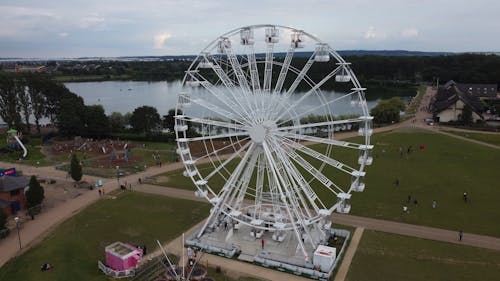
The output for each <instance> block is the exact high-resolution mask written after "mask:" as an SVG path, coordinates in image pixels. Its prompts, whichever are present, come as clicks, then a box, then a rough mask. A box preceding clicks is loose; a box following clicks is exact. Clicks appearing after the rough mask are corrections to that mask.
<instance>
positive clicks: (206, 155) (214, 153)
mask: <svg viewBox="0 0 500 281" xmlns="http://www.w3.org/2000/svg"><path fill="white" fill-rule="evenodd" d="M249 139H250V137H246V138H243V139H241V140H238V141H236V142H234V143H232V142H230V143H229V144H228V145H226V146H223V147H221V148H219V149H216V150H212V151H211V152H209V153H207V154H205V155H203V156H201V157H198V158H196V159H195V162H199V161H200V160H203V159H206V158H208V157H211V156H213V155H217V156H219V152H222V151H224V150H226V149H228V148H230V147H234V146H236V145H239V146H240V148H241V147H242V145H241V143H242V142H244V141H248V140H249ZM246 145H248V143H247V144H246ZM206 149H207V151H208V148H206Z"/></svg>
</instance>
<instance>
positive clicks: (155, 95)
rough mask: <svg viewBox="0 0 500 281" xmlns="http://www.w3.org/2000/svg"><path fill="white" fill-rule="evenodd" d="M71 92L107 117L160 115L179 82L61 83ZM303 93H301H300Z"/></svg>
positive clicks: (340, 106)
mask: <svg viewBox="0 0 500 281" xmlns="http://www.w3.org/2000/svg"><path fill="white" fill-rule="evenodd" d="M64 84H65V85H66V87H68V89H69V90H70V91H72V92H73V93H75V94H77V95H79V96H81V97H82V98H83V100H84V101H85V104H86V105H91V104H101V105H102V106H103V107H104V109H105V111H106V114H110V113H111V112H115V111H116V112H121V113H126V112H132V111H134V109H135V108H137V107H139V106H142V105H149V106H153V107H155V108H156V109H157V110H158V112H159V113H160V115H165V114H167V113H168V110H169V109H172V108H175V105H176V103H177V95H178V93H179V92H180V91H181V88H182V87H181V81H174V82H142V81H104V82H72V83H64ZM195 93H196V94H198V95H201V94H203V93H205V94H206V91H205V90H204V89H203V88H197V90H196V91H195ZM302 94H303V93H302ZM323 95H324V97H325V100H327V101H328V100H333V99H335V98H338V97H341V96H342V95H343V93H339V92H335V91H323ZM301 96H302V95H301V93H300V92H299V93H296V94H294V95H293V96H292V97H291V100H292V102H293V101H295V100H297V99H299V98H300V97H301ZM321 103H322V102H321V100H320V99H318V98H317V97H315V96H314V95H311V96H309V97H307V98H306V99H304V100H303V101H302V103H301V105H300V106H299V107H298V108H297V110H298V111H305V110H309V109H312V108H315V107H317V106H319V105H320V104H321ZM377 103H378V100H374V101H368V102H367V104H368V108H369V109H371V108H373V107H374V106H375V105H376V104H377ZM349 113H353V111H352V108H351V105H350V100H346V99H344V100H342V101H340V102H338V103H335V106H334V114H335V115H341V114H349Z"/></svg>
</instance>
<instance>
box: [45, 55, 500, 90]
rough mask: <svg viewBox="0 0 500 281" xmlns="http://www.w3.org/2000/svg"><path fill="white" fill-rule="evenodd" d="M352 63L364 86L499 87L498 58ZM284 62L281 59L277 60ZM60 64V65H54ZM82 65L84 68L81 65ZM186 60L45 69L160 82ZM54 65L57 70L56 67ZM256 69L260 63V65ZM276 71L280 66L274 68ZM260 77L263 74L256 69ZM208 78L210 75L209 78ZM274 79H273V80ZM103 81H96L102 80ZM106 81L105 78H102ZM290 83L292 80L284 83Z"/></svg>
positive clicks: (360, 58)
mask: <svg viewBox="0 0 500 281" xmlns="http://www.w3.org/2000/svg"><path fill="white" fill-rule="evenodd" d="M344 58H345V60H346V61H348V62H350V63H351V67H352V68H353V70H354V72H355V73H356V75H357V77H358V79H359V80H360V81H361V82H362V83H363V84H370V83H374V82H377V83H380V81H385V82H386V83H387V82H393V83H398V84H401V82H406V83H421V82H435V81H436V80H437V79H438V78H439V80H440V81H443V82H444V81H448V80H455V81H460V82H463V83H496V84H499V85H500V56H497V55H484V54H460V55H442V56H379V55H350V56H345V57H344ZM276 60H277V61H283V57H279V56H278V57H276ZM307 60H308V57H306V56H304V57H297V58H294V60H293V61H292V66H294V67H296V68H298V69H301V68H302V67H303V65H304V64H305V63H306V62H307ZM334 63H335V61H333V60H332V61H330V62H328V63H315V64H314V65H313V67H312V68H311V69H310V70H309V71H308V76H309V77H311V79H312V80H313V81H319V80H321V79H322V78H323V77H324V75H325V71H326V70H325V69H327V68H331V65H330V64H334ZM57 64H59V65H57ZM84 64H85V65H84ZM190 64H191V61H189V60H160V61H88V62H85V63H82V62H78V61H70V62H59V63H56V62H48V63H47V66H48V67H50V68H51V69H53V71H52V74H51V75H53V76H60V75H64V76H68V75H73V76H85V75H87V76H88V75H97V76H99V75H101V76H102V75H107V77H108V79H119V77H120V76H122V77H124V79H128V80H141V81H163V80H175V79H181V78H182V77H183V76H184V71H185V70H187V69H188V67H189V65H190ZM56 65H57V67H56ZM258 67H259V68H262V67H263V64H259V66H258ZM275 67H277V68H279V66H275ZM276 70H277V71H273V76H277V75H278V74H279V69H276ZM259 73H260V74H261V75H262V73H263V71H262V70H261V69H259ZM207 78H208V79H210V78H213V75H210V74H209V75H208V77H207ZM274 78H276V77H274ZM102 79H103V78H99V80H102ZM104 79H106V78H104ZM287 83H291V81H287ZM325 87H327V88H328V87H330V88H335V87H342V86H341V85H339V84H336V85H335V84H333V83H327V84H326V85H325Z"/></svg>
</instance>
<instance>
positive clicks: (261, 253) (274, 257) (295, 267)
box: [186, 225, 350, 280]
mask: <svg viewBox="0 0 500 281" xmlns="http://www.w3.org/2000/svg"><path fill="white" fill-rule="evenodd" d="M327 232H329V235H330V237H333V236H336V237H342V238H344V242H343V244H342V246H341V247H337V248H336V249H335V251H336V257H342V254H343V252H344V250H345V248H347V244H348V241H349V237H350V232H349V231H347V230H343V229H333V228H331V229H329V231H327ZM273 236H275V237H276V236H277V235H276V234H275V233H274V232H268V231H265V232H264V233H263V234H262V235H261V236H260V238H255V237H254V236H253V235H252V229H251V227H250V226H246V225H241V226H240V227H239V229H238V230H234V229H233V228H231V227H228V228H227V229H225V228H224V227H220V228H217V229H213V230H212V231H211V232H206V233H204V234H203V235H202V236H201V237H200V238H197V237H196V232H195V234H194V235H193V236H191V237H189V238H187V239H186V246H189V247H192V248H196V249H198V250H201V251H203V252H205V253H208V254H212V255H217V256H221V257H225V258H230V259H235V260H239V261H242V262H249V263H253V264H256V265H259V266H263V267H266V268H270V269H275V270H279V271H282V272H287V273H290V274H294V275H299V276H303V277H306V278H311V279H316V280H329V278H330V276H331V274H332V272H333V271H334V269H335V268H336V266H337V264H339V260H340V259H338V258H335V259H334V260H332V262H331V264H328V265H327V266H325V264H324V262H323V263H321V266H320V265H318V264H314V263H316V262H315V261H314V262H313V258H312V257H313V256H314V254H315V252H317V250H318V249H319V248H320V247H324V246H323V245H320V246H319V247H317V248H316V249H313V248H312V245H308V244H307V243H306V244H305V245H306V249H307V252H308V253H310V254H309V256H310V257H311V258H310V259H309V260H305V259H304V255H303V254H302V251H301V250H300V249H299V247H298V241H296V239H297V238H296V237H295V235H294V234H293V233H291V232H290V233H284V235H283V233H282V235H280V236H281V237H284V238H283V239H280V240H281V241H278V239H273Z"/></svg>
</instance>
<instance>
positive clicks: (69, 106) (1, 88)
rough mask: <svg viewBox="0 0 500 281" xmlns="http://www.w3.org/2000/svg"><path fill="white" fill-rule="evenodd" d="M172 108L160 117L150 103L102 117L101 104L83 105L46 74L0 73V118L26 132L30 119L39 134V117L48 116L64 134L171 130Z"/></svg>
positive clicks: (105, 133)
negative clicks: (125, 111) (124, 112)
mask: <svg viewBox="0 0 500 281" xmlns="http://www.w3.org/2000/svg"><path fill="white" fill-rule="evenodd" d="M174 115H175V110H174V109H171V110H170V111H169V112H168V114H167V115H164V116H163V117H161V116H160V114H159V113H158V111H157V109H156V108H154V107H151V106H140V107H138V108H136V109H135V110H134V111H133V112H131V113H126V114H122V113H120V112H113V113H111V114H110V115H109V116H106V114H105V111H104V108H103V107H102V106H101V105H85V104H84V101H83V99H82V97H80V96H78V95H76V94H74V93H72V92H71V91H69V90H68V89H67V88H66V87H65V86H64V85H63V84H61V83H57V82H55V81H53V80H52V79H50V78H49V77H47V76H44V75H39V74H32V73H23V74H16V73H5V72H0V117H1V118H2V119H3V120H4V122H5V123H7V125H8V126H9V127H10V128H17V129H20V130H23V131H25V132H26V133H29V132H30V128H31V126H32V124H31V123H30V120H34V122H35V125H36V128H37V130H38V133H40V129H41V125H40V121H41V119H42V118H48V119H49V120H50V121H51V122H52V123H53V124H54V125H55V126H56V127H57V128H58V129H59V132H60V134H62V135H65V136H76V135H80V136H89V137H97V138H100V137H106V136H110V135H112V134H115V133H123V132H129V131H132V132H134V133H141V134H148V133H150V132H152V131H159V130H161V129H163V128H169V129H170V130H173V127H174V121H175V120H174Z"/></svg>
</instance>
